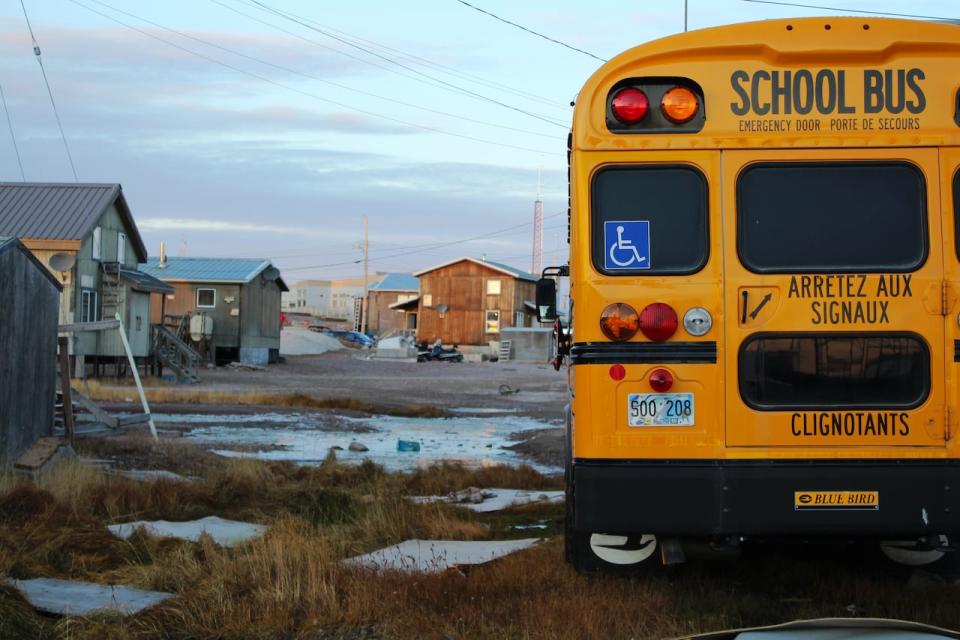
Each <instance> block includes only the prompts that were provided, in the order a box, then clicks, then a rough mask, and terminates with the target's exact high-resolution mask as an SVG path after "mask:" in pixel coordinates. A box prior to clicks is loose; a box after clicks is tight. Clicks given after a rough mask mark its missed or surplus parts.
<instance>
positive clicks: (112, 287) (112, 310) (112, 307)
mask: <svg viewBox="0 0 960 640" xmlns="http://www.w3.org/2000/svg"><path fill="white" fill-rule="evenodd" d="M125 297H126V296H125V288H124V287H123V286H122V285H121V284H120V263H119V262H104V263H103V298H102V300H101V309H102V311H101V315H100V317H101V318H112V317H114V315H116V314H117V313H119V314H120V317H126V315H127V314H126V311H125V309H124V308H123V307H124V305H125V304H126V299H125Z"/></svg>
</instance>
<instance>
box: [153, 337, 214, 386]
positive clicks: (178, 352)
mask: <svg viewBox="0 0 960 640" xmlns="http://www.w3.org/2000/svg"><path fill="white" fill-rule="evenodd" d="M153 355H154V356H155V357H156V358H157V360H158V361H159V362H160V364H162V365H163V366H165V367H167V368H169V369H170V370H171V371H173V372H174V373H175V374H177V377H178V378H180V379H185V380H189V381H191V382H200V364H201V362H202V358H201V356H200V354H199V353H197V351H196V350H195V349H194V348H193V347H191V346H190V345H188V344H187V343H186V342H184V341H183V340H181V339H180V338H179V337H178V336H177V334H176V333H174V332H173V331H171V330H170V329H168V328H167V327H166V326H165V325H162V324H155V325H153Z"/></svg>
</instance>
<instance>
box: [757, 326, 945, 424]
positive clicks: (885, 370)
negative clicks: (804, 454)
mask: <svg viewBox="0 0 960 640" xmlns="http://www.w3.org/2000/svg"><path fill="white" fill-rule="evenodd" d="M929 389H930V353H929V351H928V349H927V345H926V343H924V342H923V340H921V339H920V337H919V336H916V335H914V334H876V333H870V334H842V333H829V334H796V335H788V334H782V333H778V334H760V335H757V336H755V337H752V338H749V339H748V340H746V341H745V342H744V344H743V345H742V346H741V348H740V395H741V396H742V398H743V401H744V402H745V403H746V404H747V405H748V406H750V407H753V408H754V409H759V410H761V411H772V410H777V411H783V410H791V409H797V410H800V409H836V408H855V407H862V408H867V407H871V408H875V409H880V408H912V407H916V406H919V405H920V404H922V403H923V401H924V400H925V399H926V397H927V394H928V392H929Z"/></svg>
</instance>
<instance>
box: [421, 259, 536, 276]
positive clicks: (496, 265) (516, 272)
mask: <svg viewBox="0 0 960 640" xmlns="http://www.w3.org/2000/svg"><path fill="white" fill-rule="evenodd" d="M464 260H469V261H470V262H475V263H477V264H482V265H484V266H487V267H490V268H491V269H495V270H496V271H500V272H502V273H506V274H507V275H511V276H513V277H514V278H517V279H519V280H530V281H531V282H536V281H537V280H539V278H537V276H535V275H533V274H532V273H527V272H526V271H522V270H520V269H517V268H516V267H511V266H510V265H508V264H504V263H502V262H494V261H493V260H478V259H477V258H471V257H470V256H463V257H462V258H456V259H455V260H448V261H447V262H444V263H443V264H438V265H435V266H433V267H429V268H427V269H421V270H420V271H417V272H416V273H414V274H413V275H415V276H421V275H423V274H425V273H430V272H431V271H436V270H437V269H443V268H444V267H449V266H450V265H452V264H457V263H458V262H463V261H464Z"/></svg>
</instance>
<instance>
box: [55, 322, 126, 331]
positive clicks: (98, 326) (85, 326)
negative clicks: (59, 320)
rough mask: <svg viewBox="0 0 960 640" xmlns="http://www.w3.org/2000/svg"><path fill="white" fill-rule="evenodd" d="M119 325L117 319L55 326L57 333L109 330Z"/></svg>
mask: <svg viewBox="0 0 960 640" xmlns="http://www.w3.org/2000/svg"><path fill="white" fill-rule="evenodd" d="M119 327H120V321H119V320H99V321H97V322H73V323H71V324H62V325H60V326H59V327H57V331H58V332H59V333H81V332H84V331H109V330H110V329H117V328H119Z"/></svg>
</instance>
